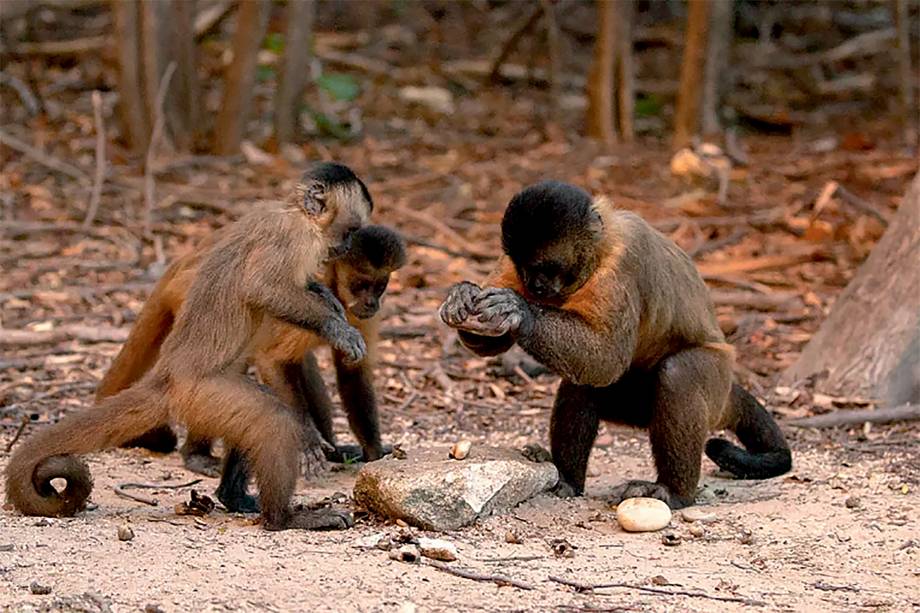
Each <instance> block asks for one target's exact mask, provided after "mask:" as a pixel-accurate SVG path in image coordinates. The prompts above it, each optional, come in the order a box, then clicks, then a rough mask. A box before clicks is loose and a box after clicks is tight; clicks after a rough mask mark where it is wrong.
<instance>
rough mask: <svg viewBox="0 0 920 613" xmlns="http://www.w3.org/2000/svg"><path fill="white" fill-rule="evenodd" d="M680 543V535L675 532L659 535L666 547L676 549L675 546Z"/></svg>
mask: <svg viewBox="0 0 920 613" xmlns="http://www.w3.org/2000/svg"><path fill="white" fill-rule="evenodd" d="M680 541H681V538H680V535H679V534H677V533H676V532H665V533H664V534H662V535H661V542H662V543H664V544H665V545H667V546H668V547H676V546H677V545H680Z"/></svg>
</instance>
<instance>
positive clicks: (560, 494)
mask: <svg viewBox="0 0 920 613" xmlns="http://www.w3.org/2000/svg"><path fill="white" fill-rule="evenodd" d="M549 493H550V494H552V495H553V496H555V497H556V498H577V497H578V496H581V492H580V491H578V489H576V488H575V486H574V485H572V484H570V483H568V482H566V481H563V480H561V479H560V480H559V483H557V484H556V486H555V487H554V488H553V489H551V490H549Z"/></svg>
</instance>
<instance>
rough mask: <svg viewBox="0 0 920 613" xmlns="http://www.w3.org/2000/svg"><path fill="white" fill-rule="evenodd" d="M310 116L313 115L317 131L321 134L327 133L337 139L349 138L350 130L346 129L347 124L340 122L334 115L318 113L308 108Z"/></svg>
mask: <svg viewBox="0 0 920 613" xmlns="http://www.w3.org/2000/svg"><path fill="white" fill-rule="evenodd" d="M310 116H311V117H313V121H314V122H315V123H316V127H317V128H319V131H320V132H322V133H323V134H328V135H329V136H333V137H335V138H337V139H339V140H348V139H349V138H351V132H350V131H349V130H348V126H346V125H344V124H343V123H341V122H340V121H339V120H338V119H336V118H335V117H330V116H329V115H326V114H325V113H320V112H318V111H314V110H312V109H311V110H310Z"/></svg>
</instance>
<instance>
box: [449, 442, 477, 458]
mask: <svg viewBox="0 0 920 613" xmlns="http://www.w3.org/2000/svg"><path fill="white" fill-rule="evenodd" d="M472 446H473V443H472V442H470V441H468V440H465V439H464V440H462V441H457V442H456V443H454V444H453V446H452V447H451V448H450V457H452V458H453V459H455V460H463V459H464V458H466V456H468V455H470V448H472Z"/></svg>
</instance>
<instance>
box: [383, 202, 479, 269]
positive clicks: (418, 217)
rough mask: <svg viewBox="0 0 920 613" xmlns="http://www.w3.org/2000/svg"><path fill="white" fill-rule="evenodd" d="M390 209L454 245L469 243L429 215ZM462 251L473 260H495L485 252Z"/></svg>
mask: <svg viewBox="0 0 920 613" xmlns="http://www.w3.org/2000/svg"><path fill="white" fill-rule="evenodd" d="M390 208H391V209H392V210H394V211H395V212H397V213H399V214H401V215H404V216H405V217H409V218H410V219H414V220H415V221H418V222H421V223H423V224H425V225H427V226H428V227H430V228H432V229H433V230H435V231H436V232H440V233H441V234H443V235H444V236H446V237H447V238H449V239H450V240H451V241H453V242H454V243H457V244H458V245H465V244H467V243H469V241H468V240H466V239H465V238H463V237H462V236H460V234H458V233H457V232H456V230H454V229H452V228H451V227H450V226H448V225H447V224H445V223H443V222H441V221H438V220H437V219H435V218H434V217H432V216H431V215H429V214H427V213H423V212H422V211H416V210H415V209H410V208H409V207H407V206H402V205H398V204H393V205H391V206H390ZM463 251H464V252H465V253H466V254H467V257H470V258H473V259H488V260H494V259H495V254H493V253H486V252H485V251H479V250H474V249H470V248H466V249H464V250H463Z"/></svg>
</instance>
